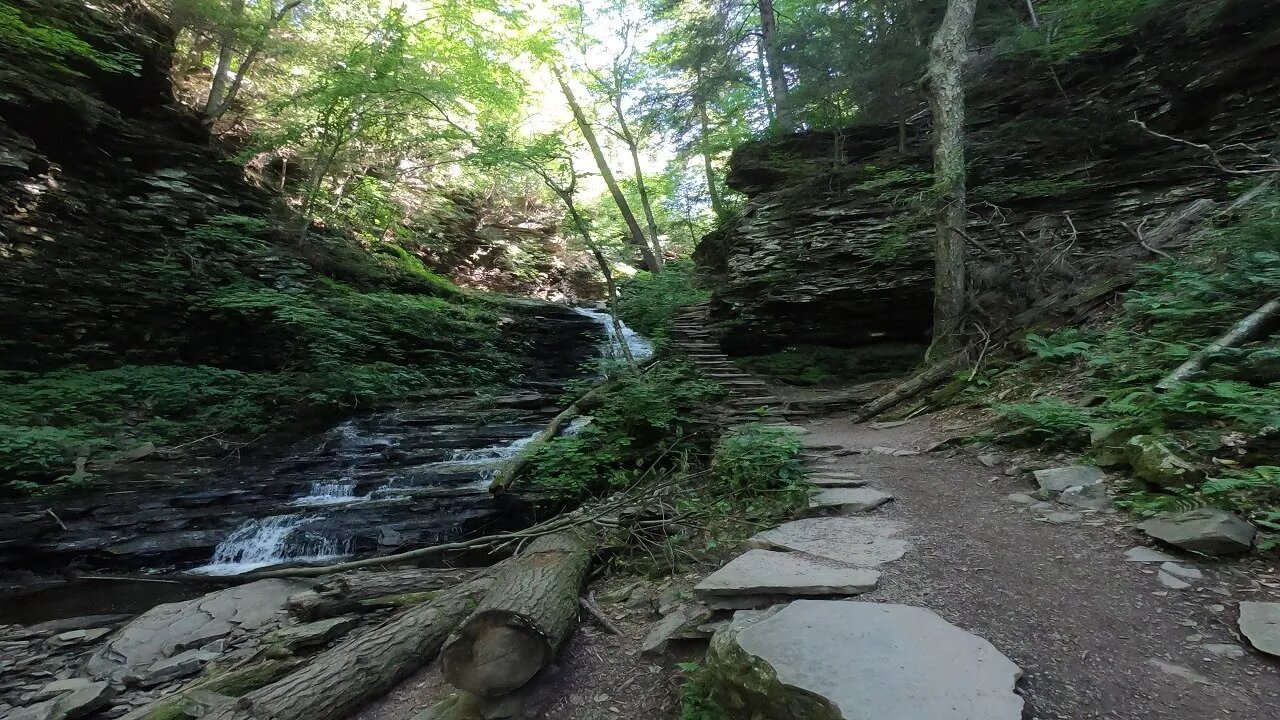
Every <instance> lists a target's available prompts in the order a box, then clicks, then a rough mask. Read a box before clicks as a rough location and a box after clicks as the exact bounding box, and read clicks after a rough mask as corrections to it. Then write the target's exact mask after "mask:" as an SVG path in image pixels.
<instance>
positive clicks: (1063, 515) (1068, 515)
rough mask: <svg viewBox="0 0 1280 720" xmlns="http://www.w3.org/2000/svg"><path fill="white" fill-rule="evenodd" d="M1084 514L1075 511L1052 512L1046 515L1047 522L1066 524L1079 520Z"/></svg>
mask: <svg viewBox="0 0 1280 720" xmlns="http://www.w3.org/2000/svg"><path fill="white" fill-rule="evenodd" d="M1083 519H1084V516H1083V515H1081V514H1080V513H1074V512H1051V513H1049V514H1048V515H1045V516H1044V520H1045V522H1047V523H1049V524H1050V525H1066V524H1067V523H1073V522H1079V521H1080V520H1083Z"/></svg>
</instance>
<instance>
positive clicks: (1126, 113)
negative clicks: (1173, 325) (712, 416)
mask: <svg viewBox="0 0 1280 720" xmlns="http://www.w3.org/2000/svg"><path fill="white" fill-rule="evenodd" d="M1278 51H1280V7H1277V6H1276V5H1275V4H1274V3H1267V2H1263V1H1262V0H1231V1H1230V2H1225V3H1221V4H1219V5H1218V6H1215V8H1211V9H1209V10H1206V9H1205V8H1203V7H1202V4H1201V3H1190V2H1182V3H1179V4H1178V5H1176V6H1174V7H1171V8H1170V9H1169V10H1168V11H1167V12H1162V13H1160V15H1159V17H1158V18H1157V19H1156V20H1154V21H1153V22H1152V23H1151V24H1149V25H1147V26H1145V27H1143V28H1141V29H1140V30H1139V31H1138V33H1137V36H1136V37H1132V38H1128V39H1124V40H1123V41H1122V42H1117V43H1115V49H1114V50H1111V51H1108V52H1106V53H1103V54H1098V55H1092V56H1086V57H1079V58H1076V59H1073V60H1072V61H1070V62H1068V63H1066V64H1063V65H1057V66H1054V67H1050V66H1049V65H1047V64H1045V63H1044V62H1043V61H1041V60H1038V59H1035V58H1030V57H1027V56H1025V55H1024V56H1018V55H1012V54H1002V51H1001V48H999V47H997V48H994V49H992V50H989V51H984V57H983V58H979V59H978V60H976V61H975V62H974V63H973V64H972V66H971V68H970V72H969V79H968V83H969V87H970V91H969V97H968V101H969V124H968V132H969V149H968V152H969V164H970V183H971V193H970V207H971V210H972V212H971V214H970V220H969V227H968V234H969V235H970V236H971V237H972V238H973V240H974V242H973V243H972V246H971V253H972V255H971V269H972V282H973V302H974V305H975V306H976V308H977V315H978V316H979V317H981V318H982V319H983V323H984V325H987V326H988V329H991V328H992V327H999V326H1000V325H1002V324H1004V323H1007V322H1008V321H1009V320H1010V319H1011V318H1014V317H1018V316H1019V315H1020V314H1022V313H1025V312H1026V311H1028V310H1031V309H1035V308H1037V307H1043V306H1046V305H1048V304H1049V303H1050V302H1052V301H1054V300H1055V299H1059V300H1060V299H1061V298H1063V297H1066V296H1069V295H1073V294H1075V293H1076V292H1078V291H1081V290H1083V289H1085V288H1088V287H1092V286H1093V285H1094V284H1096V283H1098V282H1099V281H1100V279H1102V278H1104V277H1109V276H1116V275H1122V274H1124V273H1125V272H1126V271H1127V270H1128V269H1129V268H1130V267H1131V266H1132V264H1133V262H1135V261H1139V260H1143V259H1147V258H1150V257H1152V255H1151V254H1150V253H1149V252H1148V251H1147V250H1145V249H1144V248H1143V247H1142V246H1141V244H1140V243H1139V242H1138V240H1137V239H1136V238H1135V234H1143V235H1149V234H1151V233H1152V232H1153V231H1154V230H1155V228H1156V227H1157V226H1158V225H1159V224H1160V223H1161V222H1163V221H1165V220H1166V219H1168V218H1170V217H1171V216H1175V215H1178V214H1180V213H1183V212H1186V211H1187V210H1188V209H1189V208H1190V206H1191V204H1192V203H1193V202H1194V201H1196V200H1197V199H1207V200H1212V201H1222V200H1224V199H1226V198H1228V197H1229V196H1230V195H1231V191H1230V190H1229V188H1228V185H1229V182H1230V181H1231V180H1232V179H1233V178H1232V177H1230V176H1228V175H1227V174H1225V173H1222V172H1220V171H1219V170H1217V169H1215V168H1213V167H1212V165H1211V163H1210V162H1209V161H1208V159H1207V157H1206V155H1205V153H1204V152H1202V151H1200V150H1197V149H1194V148H1191V147H1187V146H1185V145H1179V144H1177V143H1175V142H1171V141H1169V140H1164V139H1160V138H1157V137H1155V136H1153V135H1151V134H1149V133H1147V132H1144V131H1143V130H1142V129H1141V128H1139V127H1138V126H1137V125H1135V124H1133V123H1132V122H1131V120H1133V119H1134V118H1135V117H1136V118H1140V119H1141V120H1143V121H1145V122H1146V123H1148V124H1149V125H1150V127H1151V128H1153V129H1155V130H1158V131H1159V132H1162V133H1166V134H1170V135H1175V136H1178V137H1181V138H1187V139H1189V140H1193V141H1195V142H1200V143H1207V144H1209V145H1212V146H1214V147H1218V148H1226V147H1228V146H1231V145H1233V144H1236V143H1249V144H1256V145H1257V146H1258V147H1261V148H1262V149H1263V150H1264V151H1265V149H1266V148H1267V147H1269V145H1268V144H1269V143H1272V142H1274V139H1275V130H1274V118H1275V115H1276V112H1277V110H1280V73H1277V72H1276V70H1277V58H1278V57H1280V52H1278ZM920 117H921V119H919V120H917V121H916V122H915V123H913V124H911V125H910V126H909V127H908V128H907V129H908V133H907V138H906V142H905V144H904V145H903V146H902V147H900V146H899V135H898V128H897V127H895V126H889V125H884V126H879V125H863V126H857V127H852V128H846V129H843V130H840V131H836V132H804V133H799V134H794V135H788V136H785V137H780V138H774V139H768V140H764V141H760V142H756V143H752V144H748V145H746V146H743V147H740V148H738V150H737V151H736V152H735V153H734V154H733V157H732V159H731V163H730V171H729V175H728V178H727V182H728V184H729V185H730V187H732V188H734V189H736V190H738V191H740V192H742V193H744V194H745V195H746V196H747V204H746V207H745V208H744V209H743V211H742V212H741V213H740V214H739V215H738V216H736V217H735V218H733V219H732V220H731V221H729V222H728V223H726V224H725V225H723V226H722V227H721V228H719V229H718V230H716V231H715V232H713V233H711V234H710V235H708V236H706V237H705V238H704V239H703V240H702V242H701V244H700V245H699V247H698V249H697V252H696V254H695V257H696V258H697V259H698V261H699V263H700V265H701V266H702V267H703V268H704V269H706V270H708V271H710V272H711V273H713V274H715V275H716V276H717V279H716V282H715V283H714V287H715V288H716V290H715V293H714V298H713V303H712V308H711V314H712V318H713V319H714V320H717V321H719V323H720V329H721V332H722V334H723V340H724V347H725V348H726V350H728V351H730V352H735V353H739V354H748V353H758V352H761V351H762V350H767V349H768V348H770V347H773V348H778V347H784V346H786V345H789V344H794V343H809V344H825V345H837V346H852V345H859V344H865V343H870V342H875V341H880V340H886V339H888V340H915V341H920V340H924V339H926V338H927V335H928V330H929V326H930V322H931V318H930V298H931V292H932V287H931V286H932V258H931V253H930V250H929V245H930V240H931V224H930V222H929V219H928V215H927V211H928V208H929V207H930V205H931V201H930V199H929V193H928V186H929V182H930V179H929V169H930V167H931V165H932V163H931V159H930V137H929V131H928V118H927V114H926V113H922V114H921V116H920ZM1221 157H1222V160H1223V162H1224V163H1225V164H1228V165H1232V166H1239V167H1248V166H1249V162H1250V160H1251V159H1253V160H1256V159H1257V156H1256V155H1251V154H1250V153H1249V152H1248V151H1247V150H1244V149H1242V148H1238V147H1237V148H1236V149H1235V150H1229V151H1227V152H1225V153H1224V154H1222V156H1221ZM1193 214H1194V213H1193ZM1201 214H1202V213H1201ZM1126 225H1127V226H1128V228H1126Z"/></svg>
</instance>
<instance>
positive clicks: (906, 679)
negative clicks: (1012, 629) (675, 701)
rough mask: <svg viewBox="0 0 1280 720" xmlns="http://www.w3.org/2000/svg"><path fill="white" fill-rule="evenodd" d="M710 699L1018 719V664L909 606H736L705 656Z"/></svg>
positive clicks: (844, 714) (789, 707)
mask: <svg viewBox="0 0 1280 720" xmlns="http://www.w3.org/2000/svg"><path fill="white" fill-rule="evenodd" d="M707 664H708V668H709V669H710V672H711V676H712V682H713V688H714V690H715V693H716V697H717V699H718V700H719V701H720V702H721V704H722V705H724V706H725V707H726V709H728V710H730V712H731V713H732V712H744V711H749V712H750V713H751V716H752V717H755V718H762V719H767V720H789V719H791V718H805V720H855V719H856V720H904V718H919V719H920V720H924V719H926V718H927V719H928V720H1020V719H1021V717H1022V709H1023V703H1022V698H1021V697H1020V696H1019V695H1018V694H1017V693H1015V692H1014V685H1015V684H1016V683H1017V681H1018V678H1019V677H1021V675H1022V671H1021V670H1020V669H1019V668H1018V666H1017V665H1015V664H1013V662H1011V661H1010V660H1009V659H1008V658H1006V657H1005V656H1004V655H1002V654H1001V653H1000V652H999V651H998V650H996V649H995V648H994V647H993V646H992V645H991V643H989V642H987V641H986V640H983V639H982V638H979V637H977V636H975V635H971V634H969V633H967V632H965V631H963V630H961V629H960V628H957V627H956V626H954V625H951V624H950V623H948V622H946V621H944V620H943V619H942V618H940V617H938V616H937V615H936V614H935V613H933V612H932V611H930V610H927V609H924V608H919V607H912V606H908V605H892V604H886V603H867V602H846V601H831V600H797V601H795V602H793V603H791V604H790V605H787V606H785V607H783V608H781V609H777V608H775V609H773V610H769V611H764V612H754V613H753V612H740V613H738V614H737V615H736V616H735V618H734V621H733V623H732V624H730V626H729V627H728V628H726V629H724V630H721V631H720V632H717V633H716V635H715V637H714V638H713V639H712V641H711V649H710V652H709V653H708V656H707Z"/></svg>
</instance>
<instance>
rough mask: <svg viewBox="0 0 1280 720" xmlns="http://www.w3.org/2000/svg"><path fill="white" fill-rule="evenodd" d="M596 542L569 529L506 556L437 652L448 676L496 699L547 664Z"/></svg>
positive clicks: (568, 621) (568, 624)
mask: <svg viewBox="0 0 1280 720" xmlns="http://www.w3.org/2000/svg"><path fill="white" fill-rule="evenodd" d="M595 543H596V537H595V535H594V534H593V533H592V532H590V531H589V530H586V529H582V528H574V529H569V530H565V531H562V532H559V533H556V534H553V535H545V536H543V537H540V538H538V539H537V540H534V541H533V542H532V543H530V544H529V546H528V547H527V548H526V549H525V551H524V552H523V553H522V554H521V555H520V556H519V557H517V558H515V559H514V560H512V561H510V564H509V565H508V566H507V567H506V569H505V570H504V571H503V572H502V573H501V574H500V575H499V576H498V577H497V578H496V580H495V581H494V584H493V589H492V590H490V591H489V594H488V595H486V596H485V599H484V601H483V602H481V603H480V607H479V608H477V609H476V612H475V613H474V614H473V615H472V616H471V617H470V618H468V619H467V620H466V622H464V623H463V624H462V627H460V628H459V629H458V632H457V633H456V634H454V635H453V636H452V637H451V638H449V641H448V642H447V643H446V644H445V647H444V650H443V651H441V654H440V667H441V670H442V671H443V673H444V677H445V679H446V680H448V681H449V682H450V683H451V684H452V685H454V686H455V687H458V688H461V689H463V690H466V691H468V692H471V693H474V694H476V695H479V696H481V697H497V696H499V695H505V694H507V693H509V692H512V691H513V690H516V689H517V688H520V687H521V686H523V685H524V684H525V683H527V682H528V681H529V680H530V679H531V678H533V676H534V675H536V674H537V673H538V671H540V670H542V668H544V667H546V665H547V664H548V663H550V662H551V659H552V658H553V657H554V656H555V654H556V651H557V650H559V648H560V645H561V643H563V642H564V640H565V638H566V637H568V635H569V630H570V629H571V628H572V627H573V623H574V620H575V619H576V618H577V615H578V595H579V594H580V593H581V591H582V583H583V581H584V580H585V579H586V575H587V570H588V568H590V566H591V553H592V550H593V549H594V547H595ZM281 720H289V719H287V718H286V719H281Z"/></svg>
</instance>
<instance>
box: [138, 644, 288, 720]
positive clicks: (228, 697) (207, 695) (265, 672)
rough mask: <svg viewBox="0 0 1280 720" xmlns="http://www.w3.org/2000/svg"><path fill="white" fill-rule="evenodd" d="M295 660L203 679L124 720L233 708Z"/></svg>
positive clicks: (162, 719) (177, 717)
mask: <svg viewBox="0 0 1280 720" xmlns="http://www.w3.org/2000/svg"><path fill="white" fill-rule="evenodd" d="M301 663H302V661H301V660H298V659H295V658H276V659H266V660H262V661H261V662H249V663H247V664H244V665H240V666H237V667H235V668H232V669H231V670H229V671H227V672H224V673H220V674H217V675H213V676H211V677H207V678H201V679H200V680H199V681H197V682H194V683H192V684H190V685H188V686H187V687H185V688H183V689H182V690H179V691H178V692H176V693H174V694H172V695H166V696H165V697H163V698H161V699H159V700H157V701H155V702H154V703H151V704H150V705H147V706H145V707H142V708H139V709H137V710H134V711H133V712H131V713H129V714H128V715H126V716H125V717H124V720H186V719H188V718H191V719H194V718H198V717H201V716H203V715H204V714H205V712H207V711H208V709H209V707H211V705H213V704H218V703H226V704H230V703H231V702H233V701H234V700H235V698H237V697H240V696H241V695H245V694H246V693H249V692H251V691H253V690H257V689H258V688H260V687H263V686H264V685H267V684H268V683H270V682H272V681H274V680H275V679H276V678H279V677H280V676H282V675H284V674H285V673H287V672H289V671H290V670H293V669H294V668H296V667H297V666H298V665H299V664H301Z"/></svg>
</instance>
